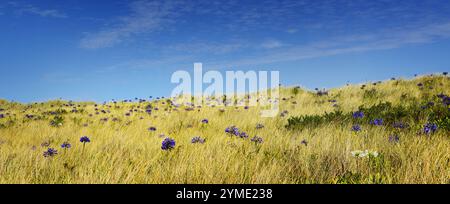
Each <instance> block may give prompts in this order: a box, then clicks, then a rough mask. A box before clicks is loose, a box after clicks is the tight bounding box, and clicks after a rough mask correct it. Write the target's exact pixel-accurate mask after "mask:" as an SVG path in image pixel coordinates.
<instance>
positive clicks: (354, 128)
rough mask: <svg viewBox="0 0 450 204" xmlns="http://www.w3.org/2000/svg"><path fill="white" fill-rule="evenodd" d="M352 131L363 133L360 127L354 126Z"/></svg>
mask: <svg viewBox="0 0 450 204" xmlns="http://www.w3.org/2000/svg"><path fill="white" fill-rule="evenodd" d="M352 130H353V131H355V132H358V131H361V127H360V126H359V125H353V126H352Z"/></svg>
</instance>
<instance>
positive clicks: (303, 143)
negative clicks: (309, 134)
mask: <svg viewBox="0 0 450 204" xmlns="http://www.w3.org/2000/svg"><path fill="white" fill-rule="evenodd" d="M300 144H302V145H305V146H308V141H307V140H306V139H304V140H302V141H301V142H300Z"/></svg>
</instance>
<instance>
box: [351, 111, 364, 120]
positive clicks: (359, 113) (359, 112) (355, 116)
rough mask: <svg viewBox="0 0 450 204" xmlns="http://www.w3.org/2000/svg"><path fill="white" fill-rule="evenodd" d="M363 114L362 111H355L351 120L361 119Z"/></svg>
mask: <svg viewBox="0 0 450 204" xmlns="http://www.w3.org/2000/svg"><path fill="white" fill-rule="evenodd" d="M363 117H364V113H363V112H362V111H356V112H354V113H353V118H363Z"/></svg>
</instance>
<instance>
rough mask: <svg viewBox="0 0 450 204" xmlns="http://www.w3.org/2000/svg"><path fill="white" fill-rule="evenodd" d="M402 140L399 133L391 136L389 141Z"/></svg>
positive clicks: (396, 141)
mask: <svg viewBox="0 0 450 204" xmlns="http://www.w3.org/2000/svg"><path fill="white" fill-rule="evenodd" d="M399 141H400V137H398V135H391V136H389V142H390V143H394V144H395V143H398V142H399Z"/></svg>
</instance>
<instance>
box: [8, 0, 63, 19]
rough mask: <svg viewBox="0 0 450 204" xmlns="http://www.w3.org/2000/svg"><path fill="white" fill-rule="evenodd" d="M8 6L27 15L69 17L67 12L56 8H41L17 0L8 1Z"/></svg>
mask: <svg viewBox="0 0 450 204" xmlns="http://www.w3.org/2000/svg"><path fill="white" fill-rule="evenodd" d="M7 6H8V7H11V8H12V9H13V10H14V12H15V13H16V14H19V15H25V14H31V15H38V16H42V17H53V18H67V14H65V13H64V12H62V11H59V10H56V9H48V8H40V7H38V6H35V5H32V4H23V3H19V2H15V1H10V2H8V3H7Z"/></svg>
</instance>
